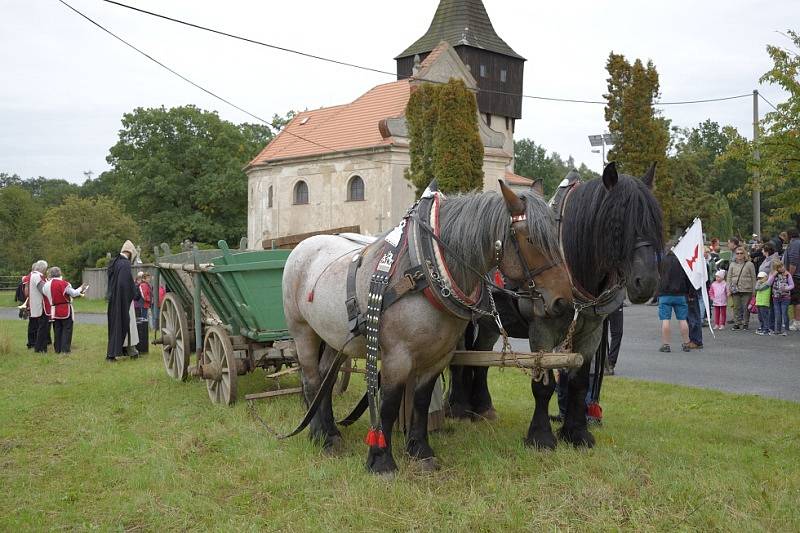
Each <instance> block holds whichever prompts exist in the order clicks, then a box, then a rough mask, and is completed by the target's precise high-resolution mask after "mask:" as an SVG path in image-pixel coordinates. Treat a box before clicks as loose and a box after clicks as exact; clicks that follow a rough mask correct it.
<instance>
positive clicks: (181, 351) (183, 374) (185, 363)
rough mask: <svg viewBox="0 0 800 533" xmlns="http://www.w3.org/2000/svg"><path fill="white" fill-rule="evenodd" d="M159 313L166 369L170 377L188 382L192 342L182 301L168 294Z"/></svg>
mask: <svg viewBox="0 0 800 533" xmlns="http://www.w3.org/2000/svg"><path fill="white" fill-rule="evenodd" d="M159 311H160V313H159V315H158V329H159V331H160V332H161V340H162V344H161V356H162V357H163V359H164V368H166V369H167V374H169V376H170V377H172V378H174V379H178V380H180V381H186V378H187V377H188V376H189V372H188V369H189V354H190V352H191V342H190V339H189V326H188V321H187V319H186V313H185V312H184V310H183V304H182V303H181V299H180V298H178V296H177V295H176V294H174V293H167V295H166V296H165V297H164V301H163V302H162V303H161V308H160V309H159Z"/></svg>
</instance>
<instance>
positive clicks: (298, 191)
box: [294, 181, 308, 205]
mask: <svg viewBox="0 0 800 533" xmlns="http://www.w3.org/2000/svg"><path fill="white" fill-rule="evenodd" d="M294 203H295V205H300V204H307V203H308V184H307V183H306V182H305V181H298V182H297V183H295V185H294Z"/></svg>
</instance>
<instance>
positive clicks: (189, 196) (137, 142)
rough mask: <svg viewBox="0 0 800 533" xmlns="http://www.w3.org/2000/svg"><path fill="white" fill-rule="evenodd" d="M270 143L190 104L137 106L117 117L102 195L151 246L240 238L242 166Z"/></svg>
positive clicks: (264, 133)
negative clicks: (115, 204)
mask: <svg viewBox="0 0 800 533" xmlns="http://www.w3.org/2000/svg"><path fill="white" fill-rule="evenodd" d="M270 139H272V132H271V130H270V129H269V128H268V127H267V126H260V125H255V124H242V125H236V124H233V123H231V122H227V121H224V120H222V119H220V118H219V116H218V115H217V114H216V113H215V112H209V111H203V110H200V109H198V108H196V107H194V106H183V107H176V108H171V109H166V108H164V107H161V108H150V109H145V108H137V109H135V110H134V111H133V112H132V113H126V114H125V115H124V116H123V118H122V130H120V132H119V141H118V142H117V143H116V144H115V145H114V146H112V147H111V149H110V150H109V155H108V157H107V158H106V160H107V161H108V163H109V164H110V165H111V167H112V168H111V170H110V171H108V172H105V173H103V174H102V175H101V176H100V178H99V181H100V182H101V183H99V184H94V183H93V184H92V186H93V187H94V188H96V189H98V190H100V191H103V190H104V189H105V190H110V191H111V192H112V194H113V197H114V198H116V199H118V200H119V201H120V202H121V203H122V205H123V206H124V207H125V210H126V211H127V212H128V213H129V214H131V215H133V216H134V217H135V218H136V219H137V220H138V221H139V223H140V225H141V228H142V231H143V234H144V237H145V239H146V240H147V241H149V242H151V243H156V242H161V241H167V242H179V241H182V240H184V239H187V238H188V239H191V240H192V241H199V242H215V241H216V240H218V239H228V240H238V239H239V238H240V237H241V236H242V235H243V234H244V233H245V231H246V228H247V177H246V176H245V174H244V171H243V167H244V166H245V165H246V164H247V163H248V162H249V161H251V160H252V158H253V157H254V156H255V155H256V154H257V153H258V152H259V151H260V150H261V149H263V148H264V146H265V145H266V144H267V142H269V140H270Z"/></svg>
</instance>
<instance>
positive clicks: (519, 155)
mask: <svg viewBox="0 0 800 533" xmlns="http://www.w3.org/2000/svg"><path fill="white" fill-rule="evenodd" d="M571 169H572V166H571V165H570V163H569V162H564V160H562V159H561V156H560V155H559V154H558V153H556V152H552V153H551V154H550V155H547V150H546V149H545V148H544V147H543V146H540V145H538V144H536V143H535V142H534V141H532V140H531V139H520V140H519V141H514V172H515V173H516V174H519V175H520V176H524V177H526V178H531V179H541V180H542V185H543V187H544V194H545V197H549V196H550V195H552V194H553V193H554V192H555V190H556V188H557V187H558V184H559V183H561V180H563V179H564V176H566V175H567V173H568V172H569V171H570V170H571ZM577 170H578V173H579V174H580V175H581V177H582V178H583V179H586V180H589V179H593V178H597V177H599V174H598V173H597V172H594V171H593V170H590V169H589V167H587V166H586V164H585V163H581V166H580V167H579V168H578V169H577Z"/></svg>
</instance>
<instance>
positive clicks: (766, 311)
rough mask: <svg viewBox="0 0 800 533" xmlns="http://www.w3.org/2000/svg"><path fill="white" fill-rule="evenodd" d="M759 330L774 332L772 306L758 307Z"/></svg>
mask: <svg viewBox="0 0 800 533" xmlns="http://www.w3.org/2000/svg"><path fill="white" fill-rule="evenodd" d="M758 323H759V326H758V329H759V331H770V330H772V306H770V305H759V306H758Z"/></svg>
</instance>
